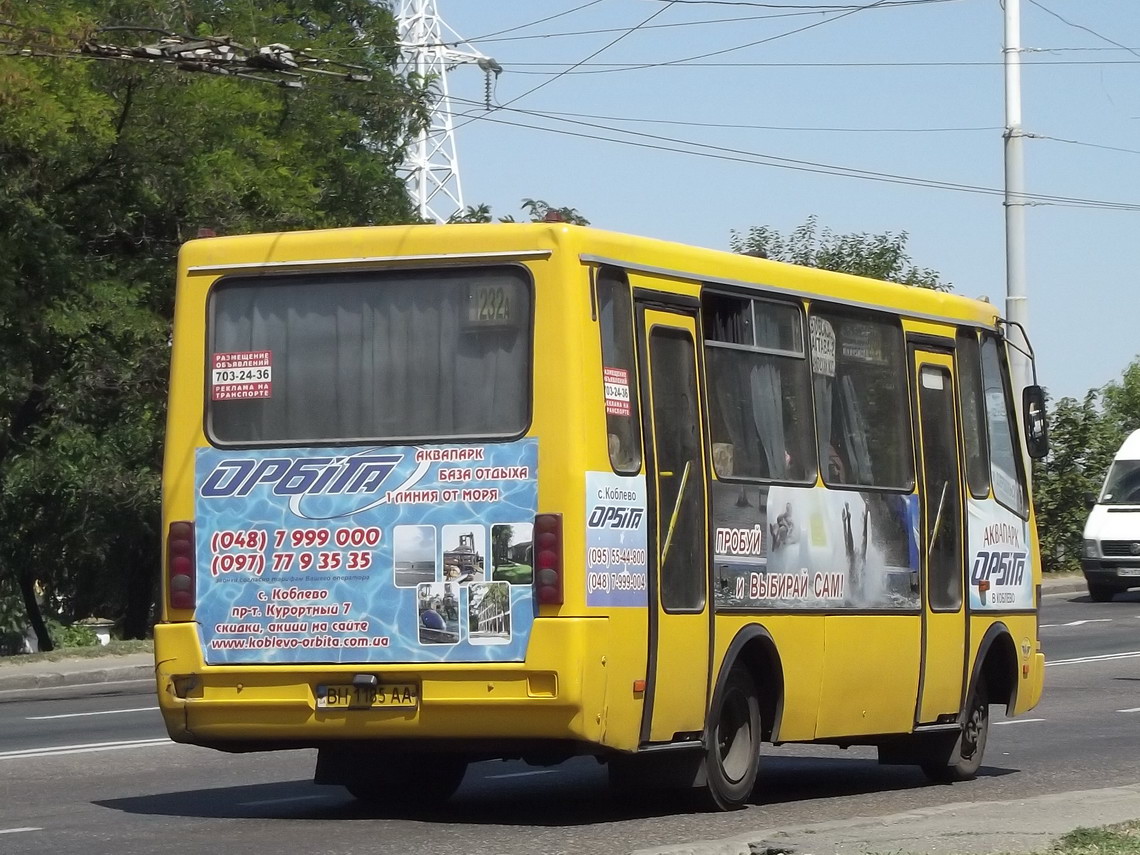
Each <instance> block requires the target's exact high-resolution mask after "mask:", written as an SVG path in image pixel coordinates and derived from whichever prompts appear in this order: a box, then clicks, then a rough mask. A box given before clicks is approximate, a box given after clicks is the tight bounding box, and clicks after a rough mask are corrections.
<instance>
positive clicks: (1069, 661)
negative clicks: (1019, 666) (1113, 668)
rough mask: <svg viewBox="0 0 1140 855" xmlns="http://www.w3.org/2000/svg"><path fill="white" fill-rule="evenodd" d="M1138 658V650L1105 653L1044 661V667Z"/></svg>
mask: <svg viewBox="0 0 1140 855" xmlns="http://www.w3.org/2000/svg"><path fill="white" fill-rule="evenodd" d="M1137 656H1140V650H1132V651H1130V652H1128V653H1106V654H1104V655H1103V656H1081V657H1079V658H1077V659H1057V660H1055V661H1053V662H1049V661H1046V662H1045V667H1046V668H1048V667H1049V666H1050V665H1076V664H1078V663H1081V662H1109V661H1111V660H1113V659H1134V658H1136V657H1137Z"/></svg>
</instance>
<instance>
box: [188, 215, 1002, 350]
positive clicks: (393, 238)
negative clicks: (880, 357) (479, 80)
mask: <svg viewBox="0 0 1140 855" xmlns="http://www.w3.org/2000/svg"><path fill="white" fill-rule="evenodd" d="M553 255H558V256H567V255H569V256H577V257H578V259H580V260H581V261H585V262H594V263H608V264H613V265H616V266H620V267H624V268H626V269H628V270H641V271H645V272H655V273H659V274H665V275H667V276H670V277H673V278H676V279H679V280H685V281H691V282H694V283H698V282H699V283H705V284H711V285H714V286H715V285H722V286H726V287H745V288H764V289H772V290H775V291H783V292H785V293H793V294H797V295H800V296H805V297H808V298H812V297H819V298H824V299H829V300H836V301H839V302H846V303H854V304H859V305H866V306H874V307H883V308H888V309H892V310H895V311H898V312H900V313H901V314H913V315H919V316H931V317H940V318H948V319H953V320H962V321H969V322H972V323H975V324H983V325H986V326H990V327H992V326H995V325H996V323H997V321H998V316H999V313H998V310H997V308H996V307H995V306H994V305H992V304H990V303H989V302H987V301H984V300H974V299H969V298H966V297H962V296H959V295H957V294H948V293H946V292H941V291H934V290H932V289H929V288H922V287H918V286H907V285H899V284H896V283H893V282H882V281H879V280H875V279H869V278H866V277H862V276H853V275H850V274H846V273H834V272H831V271H825V270H820V269H817V268H808V267H800V266H797V265H792V264H785V263H783V262H779V261H771V260H768V259H764V258H757V257H755V256H749V255H741V254H739V253H734V252H729V251H726V250H715V249H704V248H700V247H694V246H689V245H686V244H681V243H674V242H671V241H664V240H658V239H655V238H645V237H636V236H633V235H628V234H622V233H618V232H611V231H605V230H602V229H596V228H592V227H587V226H575V225H570V224H567V223H477V224H469V223H464V224H450V225H433V224H424V225H406V226H364V227H357V228H343V229H326V230H311V231H295V232H276V233H264V234H248V235H235V236H232V237H214V238H202V239H197V240H192V241H189V242H188V243H186V244H185V245H184V246H183V248H182V251H181V253H180V256H179V259H180V265H181V267H182V269H183V270H184V271H187V272H190V273H197V274H206V275H209V276H210V278H211V280H212V279H213V278H215V277H216V276H218V275H221V274H223V273H236V272H243V273H251V274H256V273H267V272H270V271H275V270H282V269H290V268H294V267H308V266H311V265H314V264H316V265H320V266H322V267H324V266H330V267H331V266H356V265H380V264H392V263H401V264H402V263H407V262H410V261H415V262H423V263H430V262H432V261H437V260H446V261H447V262H448V263H460V262H462V261H464V260H468V259H469V260H473V261H474V260H491V259H494V258H501V259H502V260H510V259H519V260H525V259H526V258H527V257H530V258H538V257H549V256H553Z"/></svg>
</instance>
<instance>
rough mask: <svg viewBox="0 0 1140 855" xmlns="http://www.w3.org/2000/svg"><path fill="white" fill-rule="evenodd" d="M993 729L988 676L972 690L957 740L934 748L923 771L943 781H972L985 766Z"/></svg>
mask: <svg viewBox="0 0 1140 855" xmlns="http://www.w3.org/2000/svg"><path fill="white" fill-rule="evenodd" d="M989 732H990V697H989V692H988V690H987V689H986V681H985V678H979V680H978V683H977V685H976V686H974V689H973V691H972V692H971V693H970V700H969V702H968V704H967V706H966V716H965V721H963V723H962V730H961V732H960V733H959V734H958V737H957V739H954V740H953V741H950V740H947V741H946V742H945V743H944V744H943V746H940V747H936V748H934V749H933V750H932V751H931V752H930V756H929V757H928V758H927V759H925V760H923V761H922V763H921V766H922V771H923V772H925V773H926V777H928V778H929V779H930V780H931V781H934V782H936V783H939V784H953V783H956V782H958V781H972V780H973V779H974V778H975V777H976V776H977V774H978V769H979V768H980V767H981V765H982V757H983V755H984V754H985V752H986V740H987V739H988V737H989ZM947 748H948V750H947Z"/></svg>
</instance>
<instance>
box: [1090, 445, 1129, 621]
mask: <svg viewBox="0 0 1140 855" xmlns="http://www.w3.org/2000/svg"><path fill="white" fill-rule="evenodd" d="M1081 569H1082V570H1084V573H1085V581H1086V582H1087V583H1088V586H1089V596H1090V597H1091V598H1092V599H1093V600H1095V601H1096V602H1098V603H1103V602H1107V601H1108V600H1111V599H1112V598H1113V596H1114V595H1115V594H1118V593H1120V592H1121V591H1127V590H1128V589H1129V588H1140V430H1136V431H1133V432H1132V433H1131V435H1130V436H1129V437H1128V438H1127V439H1126V440H1124V444H1123V445H1121V446H1120V450H1119V451H1118V452H1116V457H1114V458H1113V460H1112V465H1111V466H1110V467H1109V468H1108V475H1107V476H1105V479H1104V488H1103V489H1102V490H1101V491H1100V498H1099V499H1098V500H1097V503H1096V504H1095V505H1093V508H1092V510H1091V511H1090V512H1089V519H1088V522H1086V523H1085V542H1084V549H1083V554H1082V557H1081Z"/></svg>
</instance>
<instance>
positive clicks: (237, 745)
mask: <svg viewBox="0 0 1140 855" xmlns="http://www.w3.org/2000/svg"><path fill="white" fill-rule="evenodd" d="M606 631H607V622H606V621H605V620H604V619H599V618H551V619H541V618H540V619H538V620H536V622H535V631H534V633H533V634H532V637H531V646H530V650H529V652H528V656H527V659H526V661H525V662H495V663H491V662H488V663H414V664H410V663H409V664H405V663H401V664H390V665H389V664H381V665H377V664H347V665H345V664H320V665H313V664H294V665H276V664H273V665H270V664H259V665H224V666H221V665H207V664H206V663H205V662H204V661H203V658H202V653H201V644H200V640H199V637H198V632H197V627H196V625H195V624H193V623H171V624H159V625H158V626H156V627H155V659H156V669H155V674H156V679H157V684H158V686H157V688H158V698H159V706H160V709H161V711H162V715H163V718H164V720H165V722H166V727H167V731H168V732H169V734H170V737H171V739H173V740H174V741H176V742H184V743H190V744H195V745H204V746H208V747H213V748H219V749H222V750H228V751H259V750H273V749H277V748H300V747H313V746H317V747H319V746H321V745H327V744H329V743H331V742H359V741H371V740H385V741H388V740H391V741H398V742H416V743H419V742H422V743H424V744H425V746H426V745H427V744H429V743H453V742H454V741H456V740H477V741H502V740H507V741H512V742H513V741H518V742H527V741H530V742H541V741H551V740H553V741H558V742H567V741H568V742H581V743H600V742H601V741H602V733H603V730H604V707H605V694H606V673H605V663H604V660H602V661H594V662H590V661H586V655H587V654H586V651H587V650H595V651H596V650H599V649H605V646H606V645H605V639H604V638H603V634H604V633H605V632H606ZM361 675H363V676H365V677H367V676H368V675H372V676H375V677H376V680H377V682H378V683H379V684H381V685H387V684H404V685H406V684H412V685H414V686H415V687H416V689H417V691H418V696H419V700H418V703H417V704H416V705H415V706H411V707H387V708H379V707H373V708H371V709H360V710H356V709H343V708H338V709H325V708H320V707H318V706H317V686H319V685H349V684H352V682H353V678H354V677H359V676H361Z"/></svg>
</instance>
